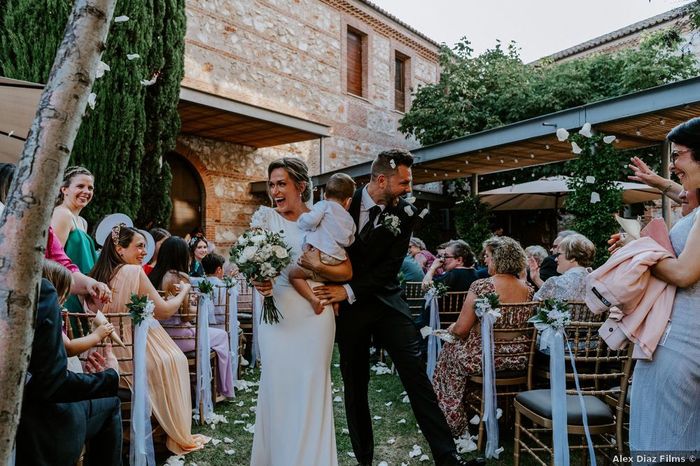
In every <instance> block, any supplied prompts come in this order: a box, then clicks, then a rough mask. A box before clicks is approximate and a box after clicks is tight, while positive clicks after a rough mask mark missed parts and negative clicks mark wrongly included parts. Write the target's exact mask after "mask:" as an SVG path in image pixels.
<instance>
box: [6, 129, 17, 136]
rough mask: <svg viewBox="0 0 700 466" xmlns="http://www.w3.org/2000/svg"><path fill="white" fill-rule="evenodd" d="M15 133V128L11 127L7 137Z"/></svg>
mask: <svg viewBox="0 0 700 466" xmlns="http://www.w3.org/2000/svg"><path fill="white" fill-rule="evenodd" d="M13 134H15V130H14V129H13V130H12V131H10V132H9V133H7V137H12V135H13Z"/></svg>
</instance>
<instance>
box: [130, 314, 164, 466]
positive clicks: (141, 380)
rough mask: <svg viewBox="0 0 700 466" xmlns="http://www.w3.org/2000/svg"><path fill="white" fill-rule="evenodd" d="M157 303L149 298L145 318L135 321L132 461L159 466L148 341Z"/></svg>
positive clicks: (154, 324) (140, 465)
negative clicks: (154, 442)
mask: <svg viewBox="0 0 700 466" xmlns="http://www.w3.org/2000/svg"><path fill="white" fill-rule="evenodd" d="M154 308H155V305H154V304H153V301H148V303H147V304H146V307H145V308H144V311H143V316H144V318H143V320H141V322H139V323H138V324H134V347H133V357H134V381H133V382H134V385H133V393H132V400H131V442H130V447H129V463H130V464H131V465H133V466H155V464H156V460H155V454H154V452H153V431H152V429H151V399H150V394H149V390H148V367H147V364H148V363H147V356H146V344H147V341H148V331H149V329H150V328H151V327H154V326H157V325H159V324H158V321H157V320H156V319H155V318H154V317H153V310H154Z"/></svg>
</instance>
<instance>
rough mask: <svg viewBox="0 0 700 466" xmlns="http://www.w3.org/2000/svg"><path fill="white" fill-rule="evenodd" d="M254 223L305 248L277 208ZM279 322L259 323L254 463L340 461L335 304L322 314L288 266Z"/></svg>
mask: <svg viewBox="0 0 700 466" xmlns="http://www.w3.org/2000/svg"><path fill="white" fill-rule="evenodd" d="M251 226H254V227H261V228H265V229H266V230H271V231H277V232H282V234H283V235H284V237H285V240H286V242H287V245H289V246H290V247H291V248H292V263H296V259H297V258H298V257H299V254H300V253H301V245H302V240H303V232H301V231H300V230H299V228H298V227H297V225H296V223H295V222H291V221H289V220H286V219H285V218H284V217H282V216H281V215H280V214H278V213H277V212H276V211H275V210H274V209H271V208H269V207H261V208H260V209H259V210H258V211H257V212H256V213H255V215H254V216H253V221H252V223H251ZM272 292H273V297H274V299H275V304H276V305H277V308H278V309H279V311H280V313H281V314H282V316H283V319H280V322H279V323H277V324H271V325H270V324H266V323H261V324H260V325H259V326H258V331H259V344H260V359H261V370H262V373H261V377H260V387H259V391H258V406H257V409H256V418H255V434H254V438H253V452H252V454H251V459H250V464H251V465H252V466H335V465H337V464H338V458H337V451H336V445H335V427H334V424H333V405H332V403H333V402H332V390H331V375H330V365H331V356H332V353H333V339H334V334H335V317H334V316H333V312H332V310H331V308H330V306H327V307H326V309H325V310H324V311H323V313H321V314H320V315H316V314H315V313H314V311H313V309H312V308H311V305H310V304H309V303H308V302H307V301H306V300H305V299H304V298H303V297H302V296H301V295H299V294H298V293H297V292H296V291H295V290H294V288H293V287H292V285H291V284H290V283H289V280H288V278H287V273H286V271H283V272H282V275H281V276H279V277H277V279H275V283H274V287H273V290H272Z"/></svg>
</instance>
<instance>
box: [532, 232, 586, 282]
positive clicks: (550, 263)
mask: <svg viewBox="0 0 700 466" xmlns="http://www.w3.org/2000/svg"><path fill="white" fill-rule="evenodd" d="M575 233H576V232H575V231H573V230H563V231H560V232H559V234H557V237H556V238H554V241H553V242H552V248H551V249H550V251H551V252H552V254H551V255H549V256H547V257H545V258H544V259H542V262H541V263H540V264H539V265H538V264H536V263H535V262H534V261H533V260H530V261H529V263H528V269H529V270H530V279H531V280H532V282H533V283H534V284H535V286H537V287H540V286H542V284H543V283H544V282H545V281H547V279H548V278H550V277H556V276H558V275H559V272H557V261H556V258H557V255H558V254H559V244H560V243H561V242H562V240H563V239H564V238H566V237H567V236H570V235H573V234H575Z"/></svg>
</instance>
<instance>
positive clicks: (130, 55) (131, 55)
mask: <svg viewBox="0 0 700 466" xmlns="http://www.w3.org/2000/svg"><path fill="white" fill-rule="evenodd" d="M137 58H141V55H139V54H138V53H127V54H126V59H127V60H129V61H131V60H136V59H137Z"/></svg>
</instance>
